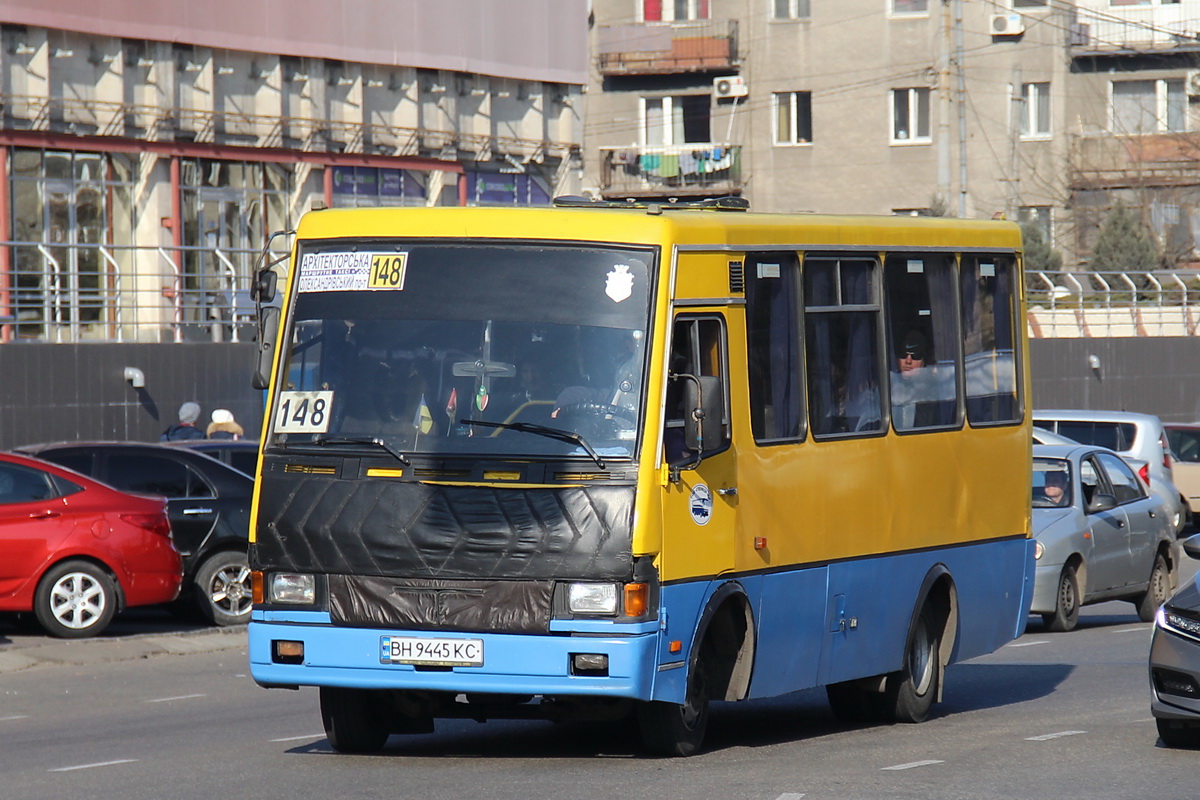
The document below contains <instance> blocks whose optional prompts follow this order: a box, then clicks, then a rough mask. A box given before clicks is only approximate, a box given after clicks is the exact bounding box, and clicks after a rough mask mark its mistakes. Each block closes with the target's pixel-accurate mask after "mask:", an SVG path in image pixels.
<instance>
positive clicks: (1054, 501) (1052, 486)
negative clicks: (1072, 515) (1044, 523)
mask: <svg viewBox="0 0 1200 800" xmlns="http://www.w3.org/2000/svg"><path fill="white" fill-rule="evenodd" d="M1042 496H1043V497H1045V499H1046V502H1047V503H1048V504H1049V505H1052V506H1065V505H1066V504H1067V500H1068V497H1067V473H1065V472H1061V471H1056V472H1047V473H1046V483H1045V485H1044V486H1042Z"/></svg>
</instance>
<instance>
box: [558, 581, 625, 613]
mask: <svg viewBox="0 0 1200 800" xmlns="http://www.w3.org/2000/svg"><path fill="white" fill-rule="evenodd" d="M567 608H569V609H570V611H571V613H572V614H616V613H617V585H616V584H615V583H572V584H570V585H568V586H567Z"/></svg>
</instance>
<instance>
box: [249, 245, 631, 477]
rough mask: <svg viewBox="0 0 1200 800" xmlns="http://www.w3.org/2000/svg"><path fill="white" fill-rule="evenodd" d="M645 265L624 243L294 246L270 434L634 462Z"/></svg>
mask: <svg viewBox="0 0 1200 800" xmlns="http://www.w3.org/2000/svg"><path fill="white" fill-rule="evenodd" d="M653 260H654V253H653V252H651V251H649V250H645V249H640V250H639V249H632V248H603V247H588V246H567V245H562V246H550V245H545V244H539V245H512V244H503V245H500V244H494V245H489V244H482V245H474V244H472V245H465V244H439V243H433V242H418V241H408V240H406V241H401V242H398V241H397V240H386V241H346V240H338V241H336V242H319V243H314V242H308V243H301V245H300V251H299V256H298V259H297V263H298V264H299V274H298V275H297V276H296V279H295V280H296V282H295V285H294V286H295V289H294V291H295V309H294V315H293V321H292V328H291V342H290V348H289V350H288V352H287V353H285V355H284V359H285V360H284V364H283V365H282V368H281V375H284V376H286V382H285V384H284V386H282V387H281V391H280V392H278V396H277V397H276V399H275V408H274V410H273V415H272V420H273V423H272V426H271V432H270V440H271V442H272V443H274V444H276V445H286V446H289V447H291V446H297V445H332V444H339V445H354V444H367V445H379V444H382V445H384V446H386V447H387V448H391V449H392V450H393V451H394V452H397V453H403V454H406V455H407V454H447V455H452V454H464V455H465V454H475V455H477V454H489V455H498V456H520V457H526V456H538V455H542V456H547V457H563V456H576V455H580V456H584V457H592V458H595V457H596V456H597V454H598V455H601V456H604V457H606V458H623V457H633V456H635V455H636V451H637V446H638V435H637V431H638V429H639V422H640V419H639V418H640V413H641V409H642V406H643V399H642V392H643V388H644V385H645V380H644V375H645V370H646V363H645V361H646V347H645V344H646V331H647V329H648V326H649V309H650V296H651V292H650V288H651V287H650V281H651V277H652V264H653ZM497 423H498V424H497ZM564 431H565V432H567V433H570V434H574V436H563V435H562V432H564ZM579 438H582V439H583V440H584V441H583V442H580V441H578V440H579ZM376 440H378V441H376Z"/></svg>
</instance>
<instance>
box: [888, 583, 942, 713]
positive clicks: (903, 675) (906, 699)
mask: <svg viewBox="0 0 1200 800" xmlns="http://www.w3.org/2000/svg"><path fill="white" fill-rule="evenodd" d="M939 627H940V626H939V625H938V620H937V616H936V615H935V614H934V612H933V609H932V608H930V607H929V605H928V604H926V605H925V607H924V608H922V609H921V614H920V616H918V617H917V623H916V625H914V626H913V631H912V634H911V635H910V636H909V640H908V643H907V645H906V647H905V651H904V667H903V668H902V669H901V670H900V671H899V672H893V673H892V674H891V675H888V677H887V688H886V689H885V690H884V698H885V699H884V707H885V708H886V709H887V712H888V716H889V717H890V718H891V719H892V720H893V721H895V722H924V721H925V720H926V719H927V718H928V717H929V710H930V709H931V708H932V707H933V698H935V697H937V690H938V678H939V675H940V673H941V670H940V668H939V665H938V651H939V650H940V649H941V633H940V631H939Z"/></svg>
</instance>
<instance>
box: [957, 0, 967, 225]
mask: <svg viewBox="0 0 1200 800" xmlns="http://www.w3.org/2000/svg"><path fill="white" fill-rule="evenodd" d="M954 69H955V71H956V72H957V73H958V98H957V99H958V216H959V217H960V218H965V217H966V216H967V79H966V76H964V75H963V17H962V0H954Z"/></svg>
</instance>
